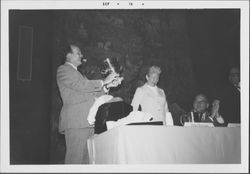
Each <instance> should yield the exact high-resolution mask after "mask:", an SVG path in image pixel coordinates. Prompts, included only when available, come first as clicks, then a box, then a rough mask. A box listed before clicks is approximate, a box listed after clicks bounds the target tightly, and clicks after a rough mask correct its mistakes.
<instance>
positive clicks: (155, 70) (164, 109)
mask: <svg viewBox="0 0 250 174" xmlns="http://www.w3.org/2000/svg"><path fill="white" fill-rule="evenodd" d="M160 73H161V69H160V67H158V66H151V67H150V68H149V69H148V72H147V74H146V80H147V82H146V83H145V84H144V85H143V86H142V87H139V88H137V89H136V92H135V94H134V97H133V100H132V103H131V105H132V106H133V110H134V111H137V110H141V111H142V112H146V113H149V114H151V115H152V117H153V121H161V122H163V124H164V125H173V119H172V115H171V113H170V112H169V110H168V103H167V100H166V96H165V93H164V90H163V89H161V88H159V87H157V83H158V81H159V76H160Z"/></svg>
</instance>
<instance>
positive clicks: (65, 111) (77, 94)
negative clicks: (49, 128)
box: [57, 63, 104, 133]
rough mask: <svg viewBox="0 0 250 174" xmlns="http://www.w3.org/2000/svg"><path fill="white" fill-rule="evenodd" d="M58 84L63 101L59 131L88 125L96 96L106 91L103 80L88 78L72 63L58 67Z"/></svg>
mask: <svg viewBox="0 0 250 174" xmlns="http://www.w3.org/2000/svg"><path fill="white" fill-rule="evenodd" d="M57 84H58V87H59V90H60V94H61V98H62V101H63V106H62V110H61V113H60V118H59V132H61V133H63V131H64V130H65V129H68V128H85V127H88V126H89V124H88V121H87V116H88V112H89V109H90V107H91V106H92V105H93V103H94V100H95V97H99V96H100V95H101V94H103V93H104V91H103V89H102V82H101V80H88V79H87V77H85V76H83V75H82V74H81V73H80V72H79V71H77V70H76V69H74V68H73V67H72V66H71V65H70V64H67V63H65V64H64V65H61V66H59V67H58V69H57Z"/></svg>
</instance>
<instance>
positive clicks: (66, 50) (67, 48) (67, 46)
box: [63, 43, 72, 56]
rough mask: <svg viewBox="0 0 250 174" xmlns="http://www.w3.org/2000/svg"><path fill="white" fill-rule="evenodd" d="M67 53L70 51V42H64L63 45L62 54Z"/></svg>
mask: <svg viewBox="0 0 250 174" xmlns="http://www.w3.org/2000/svg"><path fill="white" fill-rule="evenodd" d="M68 53H72V50H71V44H69V43H65V44H64V45H63V55H64V56H66V55H67V54H68Z"/></svg>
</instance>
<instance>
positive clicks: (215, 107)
mask: <svg viewBox="0 0 250 174" xmlns="http://www.w3.org/2000/svg"><path fill="white" fill-rule="evenodd" d="M219 107H220V101H219V100H214V101H213V103H212V111H211V114H212V115H211V117H215V116H218V115H219Z"/></svg>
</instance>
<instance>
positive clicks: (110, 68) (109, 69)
mask: <svg viewBox="0 0 250 174" xmlns="http://www.w3.org/2000/svg"><path fill="white" fill-rule="evenodd" d="M121 71H122V67H121V66H120V65H119V64H118V62H117V60H116V59H112V60H111V59H110V58H106V59H105V60H104V62H103V65H102V68H101V74H102V75H103V76H104V77H107V76H108V75H109V74H112V73H115V74H117V77H116V78H115V79H114V80H113V82H111V83H117V84H121V82H122V80H123V79H124V78H123V77H120V73H121Z"/></svg>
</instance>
